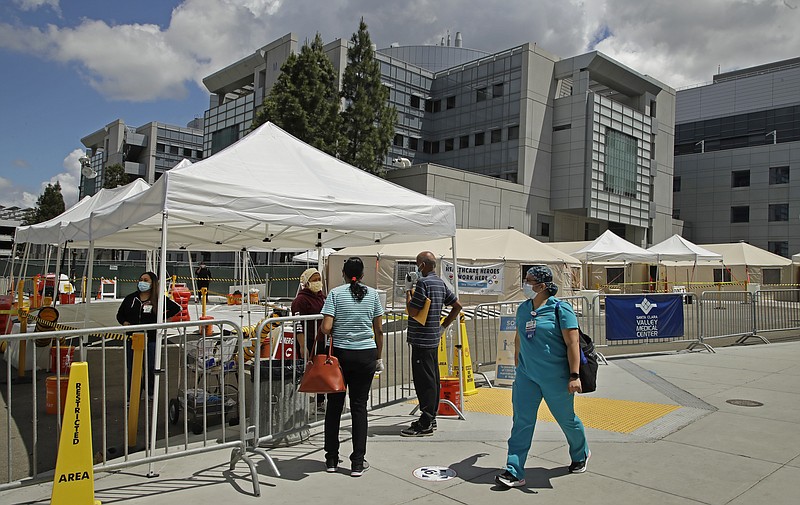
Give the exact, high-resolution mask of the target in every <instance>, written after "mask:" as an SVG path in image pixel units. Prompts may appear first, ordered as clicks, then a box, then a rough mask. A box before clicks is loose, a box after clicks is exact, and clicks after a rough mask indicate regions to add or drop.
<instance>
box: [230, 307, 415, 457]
mask: <svg viewBox="0 0 800 505" xmlns="http://www.w3.org/2000/svg"><path fill="white" fill-rule="evenodd" d="M322 317H323V316H322V315H313V316H287V317H275V318H268V319H263V320H261V321H259V323H258V324H257V325H256V328H255V332H254V334H253V336H251V337H250V343H248V344H247V345H246V347H248V346H250V345H252V348H253V355H254V358H253V360H252V363H250V364H246V365H245V367H246V369H247V370H248V372H249V373H250V374H251V376H252V387H253V393H252V397H251V402H252V406H251V409H250V410H251V412H252V416H251V419H250V420H251V423H250V425H249V426H248V427H247V431H248V433H249V434H250V435H249V436H248V440H249V443H248V450H249V451H252V452H255V453H259V454H265V453H264V451H263V449H261V448H260V446H262V445H266V446H270V445H277V444H281V443H289V444H291V443H295V442H298V441H301V440H303V439H304V438H305V437H307V436H308V431H309V430H310V429H311V428H316V427H318V426H321V425H322V424H323V423H324V414H323V413H321V412H317V411H312V410H311V409H312V405H313V404H315V403H316V402H315V401H314V398H315V396H316V395H314V394H305V393H300V392H298V391H297V388H298V385H299V383H300V380H301V378H302V374H303V370H304V366H305V361H306V359H307V352H308V343H307V342H306V343H305V345H304V347H305V348H304V349H302V350H301V349H300V348H299V346H298V347H297V348H294V345H295V340H294V337H295V331H296V330H298V329H300V330H303V334H304V335H305V334H307V331H306V329H307V328H308V325H311V324H318V323H319V321H320V320H321V319H322ZM406 327H407V319H406V318H405V314H404V313H403V312H400V311H394V310H390V311H387V312H386V313H385V315H384V322H383V330H384V332H383V355H382V359H383V362H384V365H385V367H386V372H384V373H381V374H379V375H377V376H376V379H374V380H373V385H372V390H371V394H370V400H369V404H368V409H370V410H372V409H376V408H380V407H383V406H386V405H390V404H392V403H397V402H402V401H406V400H409V399H410V398H411V397H412V396H413V395H411V394H410V393H409V391H410V390H411V388H410V382H411V372H410V370H411V367H410V354H409V351H408V346H407V344H406V342H405V332H406ZM290 333H291V336H287V335H290ZM267 343H269V346H270V349H269V351H268V352H262V349H263V346H264V345H265V344H267ZM285 345H289V346H292V348H293V349H294V350H293V351H292V352H291V353H289V354H287V353H286V352H285V349H286V348H285V347H283V346H285ZM276 346H278V347H276ZM320 350H321V349H320ZM298 351H300V352H299V353H298ZM255 363H258V366H256V365H255ZM348 415H349V414H345V416H344V417H347V416H348Z"/></svg>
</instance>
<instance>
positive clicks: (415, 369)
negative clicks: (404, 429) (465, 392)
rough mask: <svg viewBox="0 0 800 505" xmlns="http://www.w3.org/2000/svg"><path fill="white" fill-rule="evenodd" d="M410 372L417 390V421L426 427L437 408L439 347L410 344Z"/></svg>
mask: <svg viewBox="0 0 800 505" xmlns="http://www.w3.org/2000/svg"><path fill="white" fill-rule="evenodd" d="M411 374H412V376H413V377H414V390H415V391H416V392H417V400H418V401H419V410H420V412H421V415H420V418H419V423H420V425H421V426H422V427H423V428H428V427H430V425H431V422H432V421H433V420H434V419H436V412H437V411H438V410H439V388H440V385H439V348H438V347H434V348H432V349H427V348H422V347H417V346H415V345H412V346H411Z"/></svg>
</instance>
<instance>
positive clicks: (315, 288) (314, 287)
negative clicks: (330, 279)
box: [308, 281, 322, 293]
mask: <svg viewBox="0 0 800 505" xmlns="http://www.w3.org/2000/svg"><path fill="white" fill-rule="evenodd" d="M308 289H310V290H311V292H312V293H319V292H320V291H322V281H311V282H309V283H308Z"/></svg>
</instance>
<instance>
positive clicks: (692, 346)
mask: <svg viewBox="0 0 800 505" xmlns="http://www.w3.org/2000/svg"><path fill="white" fill-rule="evenodd" d="M695 347H702V348H703V349H705V350H706V351H708V352H710V353H712V354H716V353H717V351H715V350H714V348H713V347H711V346H710V345H708V344H706V343H705V342H692V343H691V344H689V347H687V348H686V349H687V350H689V351H693V350H694V348H695Z"/></svg>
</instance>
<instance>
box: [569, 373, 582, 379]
mask: <svg viewBox="0 0 800 505" xmlns="http://www.w3.org/2000/svg"><path fill="white" fill-rule="evenodd" d="M580 378H581V376H580V375H578V374H576V373H571V374H569V379H570V380H575V379H580Z"/></svg>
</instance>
